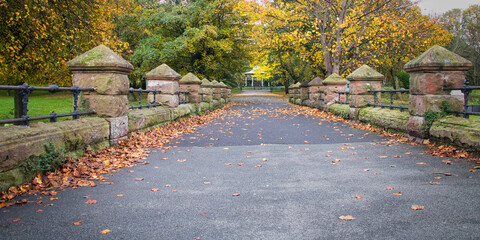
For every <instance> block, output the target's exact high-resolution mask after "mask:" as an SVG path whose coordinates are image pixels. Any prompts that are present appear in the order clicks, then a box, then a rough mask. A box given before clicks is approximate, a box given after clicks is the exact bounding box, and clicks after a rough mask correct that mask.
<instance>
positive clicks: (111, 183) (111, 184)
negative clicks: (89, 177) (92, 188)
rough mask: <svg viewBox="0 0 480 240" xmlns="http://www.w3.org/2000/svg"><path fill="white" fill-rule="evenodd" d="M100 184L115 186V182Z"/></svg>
mask: <svg viewBox="0 0 480 240" xmlns="http://www.w3.org/2000/svg"><path fill="white" fill-rule="evenodd" d="M100 184H104V185H113V184H115V183H114V182H101V183H100Z"/></svg>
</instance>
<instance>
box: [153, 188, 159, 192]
mask: <svg viewBox="0 0 480 240" xmlns="http://www.w3.org/2000/svg"><path fill="white" fill-rule="evenodd" d="M158 191H160V189H158V188H152V192H158Z"/></svg>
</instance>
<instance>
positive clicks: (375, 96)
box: [368, 88, 410, 112]
mask: <svg viewBox="0 0 480 240" xmlns="http://www.w3.org/2000/svg"><path fill="white" fill-rule="evenodd" d="M368 92H371V93H373V103H368V106H372V107H381V108H389V109H390V110H394V109H400V112H404V111H405V110H408V106H407V107H406V106H404V105H403V104H400V106H398V105H394V103H393V98H394V95H395V93H406V92H410V90H409V89H405V88H400V89H390V90H385V89H382V90H368ZM378 93H389V95H390V105H387V104H383V103H379V101H378Z"/></svg>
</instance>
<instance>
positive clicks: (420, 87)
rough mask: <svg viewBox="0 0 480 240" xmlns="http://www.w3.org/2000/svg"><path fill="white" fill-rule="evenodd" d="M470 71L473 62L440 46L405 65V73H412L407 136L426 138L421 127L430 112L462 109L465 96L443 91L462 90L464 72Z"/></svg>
mask: <svg viewBox="0 0 480 240" xmlns="http://www.w3.org/2000/svg"><path fill="white" fill-rule="evenodd" d="M471 67H472V63H471V62H470V61H468V60H466V59H464V58H463V57H461V56H459V55H457V54H455V53H453V52H450V51H448V50H447V49H445V48H443V47H440V46H433V47H432V48H430V49H428V50H427V51H426V52H424V53H423V54H422V55H420V56H418V57H417V58H415V59H413V60H412V61H410V62H408V63H407V64H405V71H406V72H408V73H410V94H411V95H410V100H409V111H410V120H409V122H408V133H409V134H410V136H411V138H412V139H413V138H425V137H426V134H425V133H424V132H423V129H422V124H424V122H425V119H424V114H425V112H427V111H428V110H431V111H436V112H440V111H441V110H442V105H443V104H445V103H446V104H448V105H449V107H450V108H451V109H452V110H462V109H463V101H464V100H463V93H460V92H459V91H444V90H443V87H444V86H446V87H460V86H463V84H464V83H463V81H464V79H465V74H464V71H467V70H469V69H470V68H471Z"/></svg>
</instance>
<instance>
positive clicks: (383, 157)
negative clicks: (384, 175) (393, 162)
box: [378, 156, 388, 159]
mask: <svg viewBox="0 0 480 240" xmlns="http://www.w3.org/2000/svg"><path fill="white" fill-rule="evenodd" d="M378 158H382V159H385V158H388V156H378Z"/></svg>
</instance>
